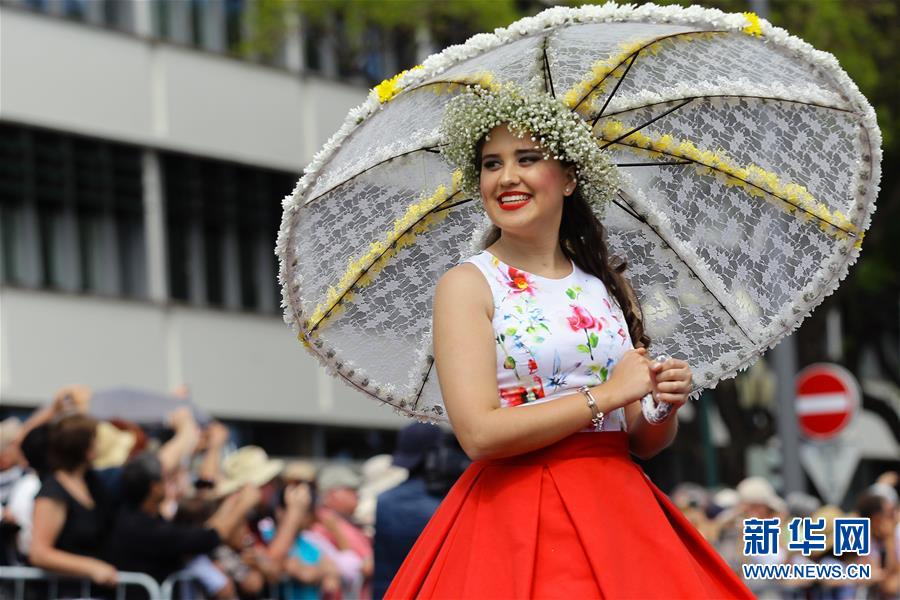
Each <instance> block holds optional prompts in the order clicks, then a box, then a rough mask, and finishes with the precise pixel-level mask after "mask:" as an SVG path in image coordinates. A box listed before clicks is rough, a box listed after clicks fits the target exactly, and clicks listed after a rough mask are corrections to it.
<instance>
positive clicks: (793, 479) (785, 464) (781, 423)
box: [771, 335, 806, 495]
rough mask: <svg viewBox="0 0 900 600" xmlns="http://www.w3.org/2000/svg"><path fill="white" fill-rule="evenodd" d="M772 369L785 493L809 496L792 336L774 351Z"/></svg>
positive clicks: (794, 343) (795, 357)
mask: <svg viewBox="0 0 900 600" xmlns="http://www.w3.org/2000/svg"><path fill="white" fill-rule="evenodd" d="M771 352H772V361H771V363H772V366H773V367H774V370H775V375H776V380H777V382H778V383H777V387H776V398H777V401H778V402H777V404H778V414H777V419H776V425H777V427H778V437H779V439H780V440H781V461H782V462H781V464H782V467H781V472H782V475H783V477H784V489H783V490H782V492H783V493H784V494H785V495H787V494H789V493H791V492H806V478H805V477H804V476H803V468H802V466H801V464H800V428H799V426H798V424H797V411H796V408H795V388H794V378H795V377H796V375H797V343H796V340H795V339H794V336H793V335H789V336H787V337H786V338H784V339H783V340H782V341H781V342H780V343H779V344H778V345H777V346H775V347H774V348H772V350H771Z"/></svg>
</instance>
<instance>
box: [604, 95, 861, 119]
mask: <svg viewBox="0 0 900 600" xmlns="http://www.w3.org/2000/svg"><path fill="white" fill-rule="evenodd" d="M709 98H740V99H745V100H770V101H772V102H788V103H790V104H802V105H804V106H812V107H815V108H824V109H827V110H836V111H840V112H845V113H851V114H852V113H853V111H852V110H850V109H849V108H840V107H838V106H828V105H826V104H817V103H815V102H803V101H802V100H791V99H790V98H777V97H775V96H750V95H747V94H709V95H702V96H683V97H681V98H669V99H666V100H663V101H660V102H651V103H650V104H642V105H640V106H632V107H629V108H625V109H622V110H617V111H615V112H611V113H609V114H606V115H603V116H602V118H607V117H614V116H616V115H622V114H625V113H628V112H633V111H636V110H641V109H644V108H650V107H653V106H659V105H660V104H668V103H669V102H677V101H679V100H701V99H709ZM598 120H599V118H598ZM596 124H597V121H596V120H595V121H594V125H596Z"/></svg>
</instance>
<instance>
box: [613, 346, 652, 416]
mask: <svg viewBox="0 0 900 600" xmlns="http://www.w3.org/2000/svg"><path fill="white" fill-rule="evenodd" d="M652 366H653V363H652V362H651V361H650V359H648V358H647V349H646V348H635V349H634V350H628V351H627V352H625V354H623V355H622V358H621V359H619V362H617V363H616V365H615V366H614V367H613V370H612V374H611V375H610V377H609V380H607V382H606V383H604V384H603V385H604V386H610V388H612V389H611V390H610V392H611V393H610V397H611V398H612V399H613V400H614V402H615V406H612V407H609V409H608V410H613V409H616V408H620V407H623V406H626V405H628V404H631V403H632V402H634V401H635V400H640V399H641V398H643V397H644V396H646V395H647V394H649V393H650V392H651V391H652V390H653V376H652V371H651V369H652Z"/></svg>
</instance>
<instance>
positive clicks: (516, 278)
mask: <svg viewBox="0 0 900 600" xmlns="http://www.w3.org/2000/svg"><path fill="white" fill-rule="evenodd" d="M508 272H509V281H507V282H506V285H507V286H509V287H510V288H512V290H513V293H514V294H521V293H522V292H528V293H529V294H531V295H532V296H534V284H533V283H532V282H531V281H529V280H528V274H527V273H524V272H522V271H520V270H518V269H516V268H515V267H509V271H508Z"/></svg>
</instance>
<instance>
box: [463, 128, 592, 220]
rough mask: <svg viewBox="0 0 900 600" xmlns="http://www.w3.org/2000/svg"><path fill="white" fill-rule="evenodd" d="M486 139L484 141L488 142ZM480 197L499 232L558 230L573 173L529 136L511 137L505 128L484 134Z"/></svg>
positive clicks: (571, 185)
mask: <svg viewBox="0 0 900 600" xmlns="http://www.w3.org/2000/svg"><path fill="white" fill-rule="evenodd" d="M488 138H489V139H488ZM480 167H481V171H480V176H481V198H482V201H483V202H484V207H485V210H486V211H487V214H488V216H489V217H490V219H491V221H493V223H494V224H495V225H497V226H498V227H499V228H500V229H502V230H504V231H520V232H523V233H525V232H528V231H529V230H543V231H546V230H547V227H548V225H550V224H555V225H556V227H557V228H558V227H559V222H560V219H561V218H562V208H563V201H564V197H565V196H567V195H569V194H571V193H572V190H574V188H575V170H574V168H573V167H563V165H562V164H561V163H560V162H559V161H558V160H556V159H546V160H545V159H544V151H543V150H542V149H541V147H540V145H538V143H537V142H533V141H532V140H531V136H530V135H524V136H522V137H521V138H520V137H517V136H516V135H514V134H513V133H511V132H510V131H509V129H508V128H507V127H506V125H499V126H497V127H495V128H494V129H492V130H491V132H490V133H489V134H488V136H487V138H486V141H485V143H484V146H483V148H482V151H481V164H480Z"/></svg>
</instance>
